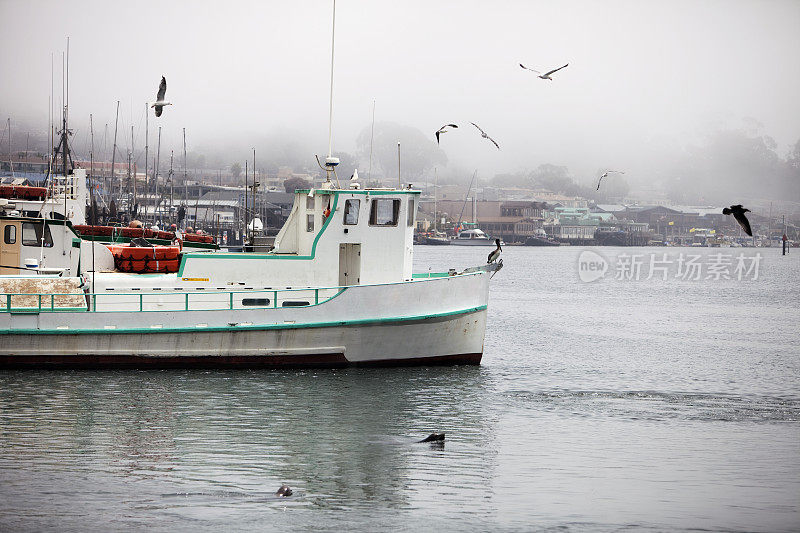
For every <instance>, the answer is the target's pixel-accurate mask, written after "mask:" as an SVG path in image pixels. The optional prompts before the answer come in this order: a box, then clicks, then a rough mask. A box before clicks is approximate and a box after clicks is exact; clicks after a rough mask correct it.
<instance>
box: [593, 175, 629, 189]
mask: <svg viewBox="0 0 800 533" xmlns="http://www.w3.org/2000/svg"><path fill="white" fill-rule="evenodd" d="M610 172H614V173H616V174H625V173H624V172H623V171H621V170H606V171H605V172H603V174H602V175H601V176H600V179H599V180H597V190H598V191H599V190H600V182H601V181H603V178H605V177H606V176H608V174H609V173H610Z"/></svg>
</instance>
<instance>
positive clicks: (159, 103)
mask: <svg viewBox="0 0 800 533" xmlns="http://www.w3.org/2000/svg"><path fill="white" fill-rule="evenodd" d="M166 94H167V78H165V77H164V76H161V84H159V86H158V94H157V95H156V103H154V104H153V105H151V106H150V107H155V108H156V116H157V117H160V116H161V112H162V111H163V110H164V106H165V105H172V102H167V101H165V100H164V96H166Z"/></svg>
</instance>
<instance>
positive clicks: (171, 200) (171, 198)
mask: <svg viewBox="0 0 800 533" xmlns="http://www.w3.org/2000/svg"><path fill="white" fill-rule="evenodd" d="M174 154H175V151H174V150H170V151H169V174H168V178H169V223H170V224H174V223H175V222H174V221H173V219H172V205H173V204H174V203H175V178H174V174H173V172H172V156H173V155H174Z"/></svg>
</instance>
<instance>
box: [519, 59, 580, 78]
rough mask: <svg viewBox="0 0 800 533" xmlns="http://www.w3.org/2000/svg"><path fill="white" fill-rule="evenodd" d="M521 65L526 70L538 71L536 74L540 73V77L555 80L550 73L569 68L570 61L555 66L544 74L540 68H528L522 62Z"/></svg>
mask: <svg viewBox="0 0 800 533" xmlns="http://www.w3.org/2000/svg"><path fill="white" fill-rule="evenodd" d="M519 66H520V67H522V68H524V69H525V70H530V71H531V72H535V73H536V74H538V75H539V77H540V78H542V79H543V80H550V81H553V78H551V77H550V75H551V74H555V73H556V72H558V71H559V70H561V69H562V68H567V67H568V66H569V63H567V64H566V65H564V66H563V67H558V68H554V69H553V70H551V71H549V72H545V73H544V74H542V73H541V72H539V71H538V70H535V69H532V68H528V67H526V66H525V65H523V64H522V63H520V64H519Z"/></svg>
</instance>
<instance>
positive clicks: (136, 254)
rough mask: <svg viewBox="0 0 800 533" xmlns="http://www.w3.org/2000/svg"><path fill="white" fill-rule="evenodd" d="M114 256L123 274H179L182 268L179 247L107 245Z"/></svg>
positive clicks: (115, 262) (117, 266)
mask: <svg viewBox="0 0 800 533" xmlns="http://www.w3.org/2000/svg"><path fill="white" fill-rule="evenodd" d="M106 247H107V248H108V249H109V250H111V254H112V255H113V256H114V266H115V267H116V268H117V270H121V271H122V272H134V273H136V274H154V273H157V272H177V271H178V267H180V248H179V247H178V246H128V245H116V244H111V245H106Z"/></svg>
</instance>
